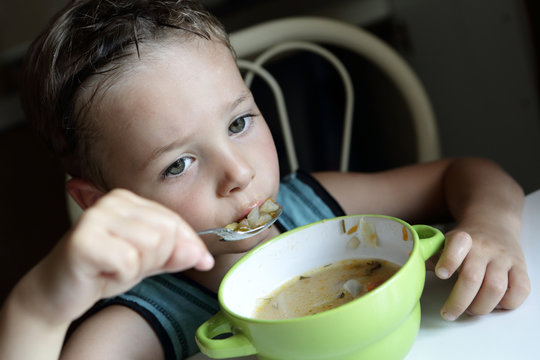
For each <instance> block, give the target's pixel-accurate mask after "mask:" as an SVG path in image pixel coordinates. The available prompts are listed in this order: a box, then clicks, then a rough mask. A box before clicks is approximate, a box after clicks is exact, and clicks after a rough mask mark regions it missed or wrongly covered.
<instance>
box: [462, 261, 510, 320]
mask: <svg viewBox="0 0 540 360" xmlns="http://www.w3.org/2000/svg"><path fill="white" fill-rule="evenodd" d="M507 289H508V268H507V267H506V266H503V265H500V264H498V263H497V262H493V261H492V262H490V263H489V264H488V266H487V269H486V274H485V276H484V281H483V282H482V286H481V288H480V290H479V292H478V294H477V295H476V297H475V299H474V300H473V302H472V303H471V305H470V306H469V308H468V313H469V314H472V315H485V314H488V313H490V312H491V311H492V310H493V309H494V308H495V306H497V304H498V303H499V302H500V301H501V299H502V298H503V296H504V295H505V294H506V290H507Z"/></svg>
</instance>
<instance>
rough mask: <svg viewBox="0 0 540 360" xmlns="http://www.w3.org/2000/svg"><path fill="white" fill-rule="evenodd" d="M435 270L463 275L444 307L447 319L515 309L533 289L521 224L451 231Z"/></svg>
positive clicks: (441, 274) (441, 275) (470, 226)
mask: <svg viewBox="0 0 540 360" xmlns="http://www.w3.org/2000/svg"><path fill="white" fill-rule="evenodd" d="M446 237H447V240H446V243H445V247H444V250H443V252H442V254H441V257H440V258H439V261H438V262H437V265H436V267H435V272H436V274H437V276H438V277H439V278H441V279H448V278H449V277H450V276H452V274H453V273H454V272H456V271H459V275H458V278H457V281H456V284H455V286H454V288H453V289H452V291H451V293H450V296H449V298H448V300H447V301H446V303H445V304H444V305H443V307H442V309H441V315H442V316H443V317H444V318H445V319H447V320H455V319H457V318H458V317H459V316H460V315H461V314H462V313H463V312H465V311H466V312H467V313H468V314H471V315H482V314H487V313H489V312H491V311H492V310H494V309H514V308H516V307H518V306H519V305H521V303H523V301H525V299H526V298H527V296H528V294H529V293H530V280H529V277H528V275H527V269H526V265H525V259H524V257H523V253H522V251H521V247H520V244H519V226H511V225H510V224H504V223H502V222H498V223H496V222H495V221H493V222H491V223H487V222H486V223H482V224H468V225H466V226H458V227H457V228H456V229H454V230H452V231H451V232H449V233H448V234H447V235H446Z"/></svg>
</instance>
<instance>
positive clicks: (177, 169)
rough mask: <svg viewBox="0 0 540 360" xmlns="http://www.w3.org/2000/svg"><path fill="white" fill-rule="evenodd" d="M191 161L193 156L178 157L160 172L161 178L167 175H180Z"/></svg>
mask: <svg viewBox="0 0 540 360" xmlns="http://www.w3.org/2000/svg"><path fill="white" fill-rule="evenodd" d="M191 163H193V158H191V157H188V156H186V157H181V158H179V159H176V161H175V162H173V163H172V164H171V165H169V167H167V169H165V171H164V172H163V174H162V177H163V178H168V177H175V176H180V175H182V174H183V173H184V172H185V171H186V170H187V168H188V167H189V166H190V165H191Z"/></svg>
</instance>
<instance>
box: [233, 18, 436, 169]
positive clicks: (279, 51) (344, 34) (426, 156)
mask: <svg viewBox="0 0 540 360" xmlns="http://www.w3.org/2000/svg"><path fill="white" fill-rule="evenodd" d="M230 39H231V43H232V45H233V47H234V49H235V51H236V54H237V56H238V59H239V60H238V66H239V67H240V68H241V69H243V70H247V71H248V72H247V74H246V76H245V80H246V83H247V84H248V86H250V85H251V83H252V81H253V75H254V73H255V74H257V75H259V76H260V77H261V78H263V79H264V80H265V81H266V82H267V83H268V85H269V86H270V88H271V90H272V92H273V95H274V97H275V100H276V106H277V109H278V114H279V118H280V124H281V131H282V135H283V140H284V144H285V148H286V152H287V160H288V162H289V169H290V170H291V171H294V170H296V169H298V159H297V156H296V150H295V146H294V140H293V135H292V133H291V129H290V124H289V117H288V114H287V108H286V105H285V100H284V95H283V93H282V91H281V89H280V86H279V84H278V83H277V81H276V80H275V78H274V76H272V74H270V72H268V71H267V70H266V69H265V68H264V65H265V64H267V63H269V62H270V61H271V60H272V59H274V58H276V57H278V56H279V57H282V56H285V55H287V54H290V53H291V52H295V51H309V52H312V53H315V54H318V55H320V56H322V57H323V58H325V59H326V60H327V61H328V62H330V63H331V64H332V65H333V66H334V67H335V68H336V70H337V72H338V73H339V76H340V77H341V79H342V81H343V85H344V88H345V99H344V107H345V110H344V126H343V137H342V145H341V160H340V166H339V169H340V170H341V171H347V170H348V167H349V157H350V155H349V153H350V148H351V135H352V126H353V105H354V104H353V101H354V89H353V83H352V81H351V78H350V76H349V73H348V71H347V69H346V68H345V66H344V65H343V63H342V61H340V59H339V58H338V57H337V56H335V55H333V53H332V52H330V51H329V50H328V49H327V48H326V47H324V46H326V45H331V46H337V47H341V48H344V49H347V50H350V51H352V52H355V53H357V54H359V55H360V56H362V57H363V58H365V59H366V60H368V61H370V62H371V63H372V64H373V65H375V66H376V67H378V68H379V69H380V70H381V71H382V72H383V73H385V74H386V75H387V76H388V77H389V78H390V79H391V80H392V82H393V83H394V85H395V87H396V88H397V90H398V91H399V92H400V94H401V96H402V97H403V100H404V101H405V103H406V104H407V108H408V110H409V112H410V115H411V118H412V121H413V125H414V134H415V137H416V161H418V162H425V161H430V160H434V159H437V158H439V157H440V149H439V147H440V145H439V136H438V132H437V125H436V121H435V118H434V114H433V110H432V107H431V104H430V102H429V100H428V97H427V95H426V92H425V90H424V88H423V87H422V85H421V83H420V81H419V79H418V78H417V76H416V75H415V74H414V72H413V71H412V70H411V68H410V67H409V66H408V64H407V63H406V62H405V61H404V60H403V58H402V57H401V56H400V55H399V54H398V53H397V52H396V51H394V50H393V49H392V48H391V47H390V46H388V45H386V44H385V43H384V42H383V41H381V40H379V39H378V38H377V37H375V36H374V35H371V34H370V33H368V32H367V31H365V30H362V29H361V28H359V27H356V26H353V25H350V24H347V23H344V22H340V21H337V20H331V19H326V18H318V17H292V18H285V19H279V20H273V21H269V22H265V23H262V24H259V25H255V26H252V27H249V28H247V29H244V30H240V31H238V32H235V33H233V34H231V36H230ZM246 59H250V61H248V60H246Z"/></svg>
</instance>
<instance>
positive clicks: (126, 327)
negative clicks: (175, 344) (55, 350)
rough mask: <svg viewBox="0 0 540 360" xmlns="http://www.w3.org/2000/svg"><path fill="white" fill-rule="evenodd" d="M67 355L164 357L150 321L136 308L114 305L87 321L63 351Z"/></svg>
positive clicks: (101, 359) (132, 359)
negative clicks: (139, 313)
mask: <svg viewBox="0 0 540 360" xmlns="http://www.w3.org/2000/svg"><path fill="white" fill-rule="evenodd" d="M61 358H62V359H63V360H64V359H69V360H71V359H89V360H90V359H99V360H106V359H111V360H112V359H115V360H119V359H129V360H138V359H164V354H163V349H162V347H161V344H160V342H159V339H158V337H157V336H156V334H155V333H154V331H153V330H152V328H151V327H150V325H149V324H148V323H147V322H146V321H145V320H144V319H143V318H142V317H141V316H140V315H138V314H137V313H136V312H135V311H133V310H131V309H129V308H127V307H124V306H120V305H112V306H109V307H106V308H105V309H103V310H101V311H99V312H98V313H97V314H95V315H93V316H92V317H90V318H89V319H88V320H86V321H84V322H83V323H82V324H81V325H80V326H79V327H78V328H77V329H76V330H75V332H74V333H73V334H72V335H71V337H70V338H69V339H68V341H67V342H66V344H65V346H64V349H63V351H62V357H61Z"/></svg>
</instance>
